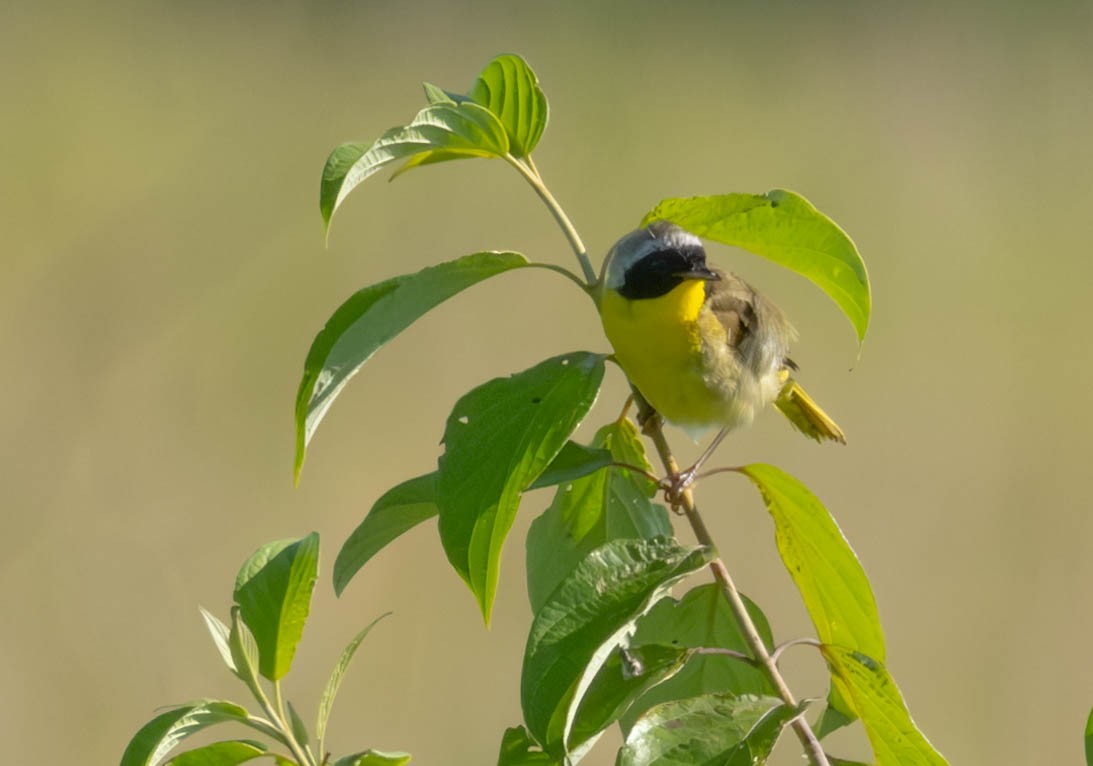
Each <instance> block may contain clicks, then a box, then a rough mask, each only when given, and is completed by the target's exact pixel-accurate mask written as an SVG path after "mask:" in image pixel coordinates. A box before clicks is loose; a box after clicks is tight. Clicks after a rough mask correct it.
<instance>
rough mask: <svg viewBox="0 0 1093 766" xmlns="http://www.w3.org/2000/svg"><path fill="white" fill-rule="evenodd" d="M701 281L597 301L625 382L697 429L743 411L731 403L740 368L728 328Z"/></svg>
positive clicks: (683, 423) (609, 294)
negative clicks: (634, 296)
mask: <svg viewBox="0 0 1093 766" xmlns="http://www.w3.org/2000/svg"><path fill="white" fill-rule="evenodd" d="M706 284H707V283H706V282H705V281H701V280H687V281H685V282H683V283H682V284H680V285H678V286H677V287H676V288H674V289H673V290H671V291H670V292H668V293H666V294H665V295H662V296H660V297H657V298H644V299H641V300H628V299H626V298H624V297H622V296H621V295H619V294H618V293H617V292H615V291H613V290H608V291H606V293H605V294H604V297H603V305H602V306H601V315H602V317H603V326H604V331H605V332H606V333H607V338H608V340H610V341H611V345H612V346H613V347H614V349H615V357H616V358H617V359H618V361H619V364H620V365H622V368H623V369H624V370H625V371H626V373H627V375H628V376H629V377H630V380H631V381H632V382H633V383H634V385H636V386H637V387H638V389H639V390H640V391H641V393H642V395H643V396H645V398H646V399H648V400H649V403H650V404H652V405H653V406H654V407H655V408H656V409H657V411H658V412H660V414H662V415H663V416H664V417H665V418H667V419H668V420H669V421H671V422H673V423H675V424H676V425H679V426H683V427H684V428H687V429H688V430H690V431H694V432H700V431H702V430H704V429H708V428H713V427H715V426H718V425H725V424H730V421H734V420H740V419H741V415H742V414H743V413H739V412H736V411H735V408H736V406H737V404H739V402H736V403H735V404H734V402H735V400H737V399H738V394H739V393H740V392H739V391H738V390H737V389H738V383H739V374H738V365H737V363H736V362H735V360H734V358H733V354H734V352H733V350H732V348H731V347H730V346H729V344H728V343H727V337H726V334H725V328H724V327H723V326H722V324H721V323H720V322H719V321H718V319H717V317H716V316H715V315H714V314H713V312H712V311H710V309H709V307H708V306H707V305H706ZM750 417H751V412H750V408H749V412H748V413H747V419H750Z"/></svg>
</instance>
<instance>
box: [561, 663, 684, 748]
mask: <svg viewBox="0 0 1093 766" xmlns="http://www.w3.org/2000/svg"><path fill="white" fill-rule="evenodd" d="M690 656H691V651H690V650H689V649H687V648H686V647H681V646H662V645H660V644H646V645H645V646H636V647H633V648H631V649H628V650H624V649H622V648H619V649H618V650H616V651H615V652H612V653H611V654H610V655H609V656H608V658H607V661H606V662H605V663H604V664H603V665H602V666H601V667H600V669H599V672H597V673H596V677H595V678H594V679H592V683H591V684H589V687H588V691H587V692H585V695H584V697H583V698H582V699H581V703H580V705H579V706H578V707H577V713H576V715H575V716H574V717H573V727H572V730H571V731H570V733H569V739H568V742H567V744H566V749H567V750H568V751H570V752H572V751H575V750H580V749H581V747H582V746H583V745H585V744H586V743H589V742H590V741H592V738H593V737H595V736H597V735H598V734H599V733H600V732H602V731H603V730H604V729H606V728H607V727H608V726H610V725H611V724H613V723H614V722H615V721H617V720H619V718H620V717H621V716H622V715H623V714H624V713H626V712H627V711H628V710H629V709H630V706H631V705H632V704H633V703H634V701H635V700H636V699H638V697H641V696H642V695H643V694H645V693H646V692H647V691H649V690H650V689H652V688H653V687H655V686H657V685H658V684H662V683H664V682H665V681H666V680H667V679H670V678H671V677H672V676H674V675H675V674H676V673H678V672H679V671H680V669H681V668H682V667H683V666H684V663H686V662H687V661H688V658H689V657H690Z"/></svg>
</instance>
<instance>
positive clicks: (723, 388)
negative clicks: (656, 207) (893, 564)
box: [599, 221, 846, 472]
mask: <svg viewBox="0 0 1093 766" xmlns="http://www.w3.org/2000/svg"><path fill="white" fill-rule="evenodd" d="M599 285H600V287H599V289H600V294H599V304H600V316H601V319H602V321H603V328H604V331H605V332H606V333H607V338H608V340H610V341H611V345H612V346H613V347H614V349H615V358H616V359H617V360H618V363H619V364H620V365H621V366H622V369H623V370H624V371H625V372H626V374H627V376H628V377H629V378H630V381H631V382H632V383H633V384H634V385H635V386H636V387H637V389H638V391H640V392H641V394H642V396H643V397H644V398H645V399H646V400H647V401H648V402H649V404H650V405H651V406H652V407H653V408H654V409H655V410H656V411H657V412H659V413H660V414H661V415H662V416H663V417H664V418H665V419H666V420H668V421H669V422H671V423H673V424H674V425H677V426H679V427H681V428H683V429H684V430H685V431H687V432H688V433H689V434H690V435H691V436H692V437H693V438H695V439H697V438H698V437H699V436H701V435H702V434H703V433H705V432H707V431H710V430H712V429H714V428H719V429H720V431H719V433H718V435H717V437H716V438H715V439H714V442H713V443H712V444H711V445H710V448H709V449H707V450H706V453H705V454H704V455H703V457H702V458H700V460H699V464H701V462H702V461H704V460H705V459H706V458H707V457H708V456H709V454H710V453H711V452H712V451H713V449H714V448H715V447H716V446H717V444H718V443H719V442H720V441H721V439H722V438H724V436H725V434H726V433H728V432H729V431H731V430H732V429H734V428H736V427H738V426H741V425H747V424H749V423H751V421H752V419H753V418H754V417H755V415H756V413H757V412H758V411H759V410H761V409H763V408H764V407H766V406H767V405H768V404H771V403H773V404H774V405H775V406H776V407H777V408H778V409H779V410H780V411H781V412H782V413H783V414H784V415H785V416H786V417H787V418H789V421H790V423H792V424H793V425H794V427H796V428H797V429H798V430H800V431H801V432H802V433H804V434H805V435H806V436H809V437H811V438H813V439H816V440H817V441H823V440H825V439H830V440H833V441H837V442H841V443H843V444H845V443H846V438H845V436H844V435H843V432H842V430H841V429H840V428H839V426H838V425H836V424H835V421H833V420H832V419H831V418H830V417H828V415H827V414H826V413H825V412H824V411H823V410H821V409H820V408H819V407H818V406H817V405H816V403H815V402H814V401H812V399H811V398H810V397H809V396H808V395H807V394H806V393H805V392H804V390H803V389H802V388H801V387H800V385H799V384H798V383H797V382H796V381H795V380H794V379H793V378H792V377H790V374H791V372H792V371H794V370H796V369H797V367H796V365H795V364H794V363H793V361H792V360H791V359H789V357H788V356H787V354H788V353H789V344H790V342H791V341H793V340H795V339H796V332H795V331H794V329H793V327H792V325H790V323H789V320H788V319H786V316H785V314H783V313H782V312H781V310H780V309H779V308H778V307H777V306H775V305H774V304H773V303H771V302H770V300H768V299H767V298H765V297H763V296H762V295H761V294H760V293H758V292H756V290H755V289H754V288H752V287H751V286H750V285H748V284H747V283H746V282H744V280H742V279H740V278H739V277H737V276H736V275H735V274H731V273H726V272H723V271H719V270H717V269H715V268H711V267H710V266H709V265H708V264H707V263H706V251H705V249H704V248H703V247H702V241H701V240H700V239H699V238H698V237H696V236H695V235H693V234H691V233H690V232H688V231H685V230H683V229H681V228H680V227H678V226H676V225H674V224H671V223H668V222H665V221H656V222H654V223H652V224H651V225H649V226H646V227H644V228H641V229H638V230H636V231H632V232H630V233H629V234H627V235H626V236H625V237H623V238H622V239H620V240H619V241H618V242H617V243H615V246H614V247H612V248H611V250H610V252H609V253H608V254H607V258H606V259H605V261H604V264H603V270H602V272H601V274H600V280H599ZM695 468H697V464H696V466H693V467H692V469H691V471H692V472H693V470H694V469H695Z"/></svg>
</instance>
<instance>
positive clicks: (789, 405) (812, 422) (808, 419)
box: [774, 377, 846, 444]
mask: <svg viewBox="0 0 1093 766" xmlns="http://www.w3.org/2000/svg"><path fill="white" fill-rule="evenodd" d="M774 406H775V407H777V408H778V409H779V410H781V411H782V414H783V415H785V416H786V418H787V419H788V420H789V422H790V423H792V424H793V427H794V428H796V429H797V430H798V431H800V432H801V433H803V434H804V435H805V436H808V437H809V438H812V439H815V440H816V441H818V442H822V441H823V440H824V439H831V440H832V441H836V442H839V443H840V444H846V434H844V433H843V430H842V429H841V428H839V426H838V424H837V423H835V421H834V420H832V419H831V418H830V416H828V414H827V413H826V412H824V411H823V410H821V409H820V406H819V405H818V404H816V402H814V401H812V397H810V396H809V395H808V394H806V393H805V390H804V389H803V388H801V386H800V384H798V383H797V381H795V380H794V379H793V378H789V377H787V379H786V383H785V385H784V386H782V391H781V393H779V394H778V398H777V399H775V400H774Z"/></svg>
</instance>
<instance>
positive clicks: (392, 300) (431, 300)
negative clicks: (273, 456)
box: [295, 252, 528, 479]
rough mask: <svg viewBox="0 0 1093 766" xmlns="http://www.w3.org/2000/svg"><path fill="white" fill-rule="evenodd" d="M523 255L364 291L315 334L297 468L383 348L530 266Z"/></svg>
mask: <svg viewBox="0 0 1093 766" xmlns="http://www.w3.org/2000/svg"><path fill="white" fill-rule="evenodd" d="M527 265H528V262H527V259H526V258H524V256H522V255H520V254H519V253H509V252H498V253H492V252H487V253H475V254H473V255H467V256H464V257H462V258H457V259H456V260H454V261H448V262H446V263H441V264H438V265H436V266H431V267H429V268H427V269H423V270H421V271H419V272H417V273H415V274H407V275H403V276H399V277H394V278H393V279H388V280H387V281H385V282H380V283H378V284H375V285H371V286H370V287H365V288H364V289H362V290H358V291H357V292H356V293H354V294H353V296H352V297H351V298H350V299H349V300H347V301H346V302H345V303H343V304H342V305H341V306H339V307H338V309H337V311H335V312H334V314H333V316H331V317H330V319H329V320H327V323H326V326H325V327H324V328H323V329H322V331H321V332H320V333H319V334H318V335H316V336H315V340H314V341H313V342H312V344H311V349H310V350H309V351H308V354H307V360H306V361H305V362H304V375H303V378H302V379H301V380H300V388H299V391H298V392H297V394H296V465H295V474H296V477H297V479H299V475H300V468H301V467H302V466H303V462H304V452H305V450H306V448H307V445H308V444H309V443H310V441H311V437H312V436H313V435H314V434H315V429H316V428H318V426H319V422H320V421H321V420H322V419H323V416H324V415H325V414H326V411H327V409H328V408H329V407H330V405H331V404H333V403H334V399H335V398H336V397H337V396H338V394H339V393H341V391H342V388H343V387H344V386H345V384H346V383H348V382H349V379H350V378H352V377H353V376H354V375H355V374H356V373H357V371H358V370H359V369H360V368H361V365H363V364H364V363H365V362H367V361H368V360H369V359H370V358H371V357H372V354H374V353H375V352H376V351H377V350H378V349H380V348H381V347H382V346H383V345H384V344H386V343H387V342H388V341H390V340H391V339H392V338H394V337H395V336H396V335H398V334H399V333H400V332H402V331H403V330H405V329H406V328H407V327H409V326H410V325H411V324H413V323H414V322H415V321H417V320H418V319H419V318H421V316H422V315H424V314H425V313H427V312H428V311H429V310H430V309H432V308H434V307H435V306H438V305H440V304H441V303H443V302H444V301H446V300H448V299H449V298H451V297H452V296H453V295H456V294H457V293H459V292H462V291H463V290H466V289H467V288H468V287H471V286H472V285H476V284H478V283H479V282H481V281H483V280H484V279H489V278H490V277H492V276H496V275H497V274H501V273H502V272H505V271H509V270H510V269H516V268H520V267H522V266H527Z"/></svg>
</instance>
